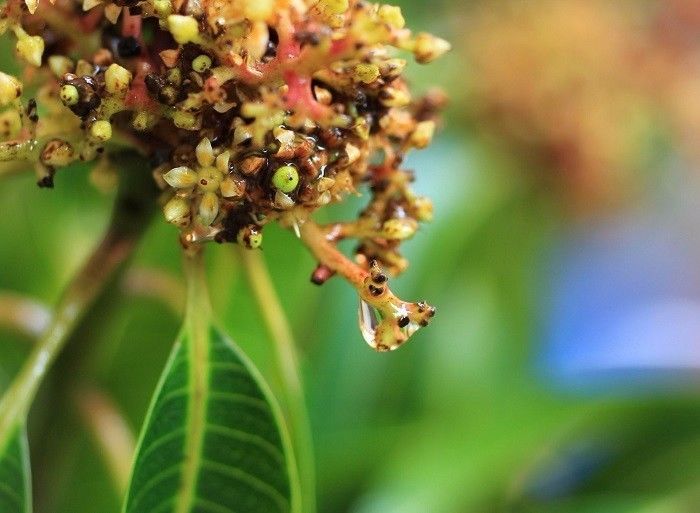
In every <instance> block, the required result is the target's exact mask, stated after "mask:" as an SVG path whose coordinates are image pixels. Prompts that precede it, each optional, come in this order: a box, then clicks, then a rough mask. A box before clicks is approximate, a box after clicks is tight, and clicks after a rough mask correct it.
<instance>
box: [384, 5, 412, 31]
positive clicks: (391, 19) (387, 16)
mask: <svg viewBox="0 0 700 513" xmlns="http://www.w3.org/2000/svg"><path fill="white" fill-rule="evenodd" d="M377 14H378V15H379V19H380V20H382V21H383V22H384V23H386V24H387V25H390V26H391V27H392V28H396V29H402V28H403V27H404V25H405V24H406V21H405V20H404V19H403V14H401V7H396V6H394V5H382V6H380V7H379V11H378V12H377Z"/></svg>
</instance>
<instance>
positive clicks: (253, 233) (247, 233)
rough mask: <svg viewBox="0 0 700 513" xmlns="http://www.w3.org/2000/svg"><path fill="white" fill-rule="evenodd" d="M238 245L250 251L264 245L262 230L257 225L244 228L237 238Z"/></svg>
mask: <svg viewBox="0 0 700 513" xmlns="http://www.w3.org/2000/svg"><path fill="white" fill-rule="evenodd" d="M236 240H237V241H238V243H239V244H240V245H241V246H243V247H245V248H248V249H257V248H259V247H260V246H261V245H262V241H263V236H262V233H261V232H260V229H259V228H258V227H257V226H255V225H252V224H251V225H248V226H244V227H243V228H241V229H240V230H239V231H238V235H237V236H236Z"/></svg>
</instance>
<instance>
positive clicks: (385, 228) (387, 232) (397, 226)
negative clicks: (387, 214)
mask: <svg viewBox="0 0 700 513" xmlns="http://www.w3.org/2000/svg"><path fill="white" fill-rule="evenodd" d="M417 229H418V226H417V223H416V222H415V221H414V220H413V219H408V218H406V219H389V220H387V221H384V224H382V234H383V235H384V236H385V237H386V238H387V239H393V240H403V239H410V238H411V237H413V236H414V235H415V233H416V230H417Z"/></svg>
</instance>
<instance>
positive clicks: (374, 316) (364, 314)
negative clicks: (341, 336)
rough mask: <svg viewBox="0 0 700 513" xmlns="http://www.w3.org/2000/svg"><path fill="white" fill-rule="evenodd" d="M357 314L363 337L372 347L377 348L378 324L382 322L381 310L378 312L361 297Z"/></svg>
mask: <svg viewBox="0 0 700 513" xmlns="http://www.w3.org/2000/svg"><path fill="white" fill-rule="evenodd" d="M357 314H358V321H359V324H360V332H361V333H362V338H364V339H365V342H367V343H368V344H369V345H370V346H371V347H373V348H376V347H377V341H376V330H377V326H379V324H380V323H381V317H380V316H379V312H377V310H376V309H375V308H374V307H373V306H371V305H370V304H368V303H367V302H366V301H364V300H362V299H360V308H359V309H358V311H357Z"/></svg>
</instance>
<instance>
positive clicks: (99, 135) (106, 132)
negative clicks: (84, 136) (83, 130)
mask: <svg viewBox="0 0 700 513" xmlns="http://www.w3.org/2000/svg"><path fill="white" fill-rule="evenodd" d="M90 135H91V136H92V137H94V138H95V139H97V140H98V141H100V142H106V141H109V140H110V139H111V138H112V123H110V122H109V121H106V120H104V119H101V120H99V121H95V122H94V123H93V124H92V126H91V127H90Z"/></svg>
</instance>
